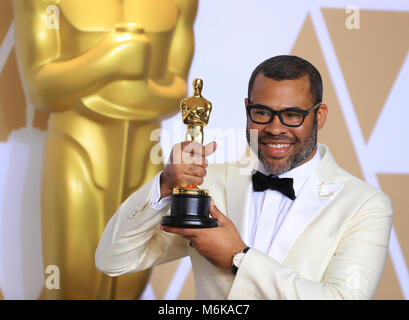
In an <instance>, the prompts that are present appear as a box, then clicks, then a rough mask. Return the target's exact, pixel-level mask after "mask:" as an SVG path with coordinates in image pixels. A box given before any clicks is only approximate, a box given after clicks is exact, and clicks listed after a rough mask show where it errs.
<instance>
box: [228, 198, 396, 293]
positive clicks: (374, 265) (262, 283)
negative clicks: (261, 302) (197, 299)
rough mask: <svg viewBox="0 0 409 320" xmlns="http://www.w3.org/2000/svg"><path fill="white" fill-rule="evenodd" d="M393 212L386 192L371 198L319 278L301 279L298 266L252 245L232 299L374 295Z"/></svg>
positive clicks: (361, 209)
mask: <svg viewBox="0 0 409 320" xmlns="http://www.w3.org/2000/svg"><path fill="white" fill-rule="evenodd" d="M392 216H393V209H392V206H391V203H390V200H389V198H388V197H387V196H386V195H384V194H383V193H377V194H375V195H373V196H372V197H371V198H370V199H369V200H367V201H366V202H365V203H364V204H363V205H362V206H361V208H360V209H359V210H358V211H357V212H356V213H355V214H354V215H353V216H352V217H351V218H350V220H349V221H348V223H347V225H346V228H345V230H344V232H343V235H342V238H341V240H340V243H339V245H338V247H337V249H336V251H335V253H334V255H333V257H332V259H331V261H330V263H329V265H328V267H327V269H326V272H325V274H324V276H323V277H322V279H321V280H320V281H312V280H309V279H306V278H303V277H301V276H300V275H299V273H298V272H297V270H295V269H292V268H290V267H288V266H285V265H282V264H280V263H277V262H276V261H274V260H273V259H271V258H270V257H269V256H267V255H266V254H264V253H261V252H260V251H258V250H255V249H250V250H249V251H248V252H247V253H246V255H245V257H244V259H243V261H242V263H241V265H240V268H239V270H238V272H237V275H236V278H235V280H234V282H233V285H232V288H231V290H230V293H229V296H228V299H290V300H297V299H307V300H311V299H320V300H323V299H371V298H372V296H373V295H374V293H375V290H376V288H377V286H378V284H379V281H380V279H381V276H382V273H383V269H384V266H385V261H386V256H387V252H388V242H389V235H390V230H391V227H392ZM306 254H307V253H306Z"/></svg>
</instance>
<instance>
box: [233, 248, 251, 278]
mask: <svg viewBox="0 0 409 320" xmlns="http://www.w3.org/2000/svg"><path fill="white" fill-rule="evenodd" d="M249 250H250V247H247V248H244V249H243V250H241V251H239V252H237V253H236V254H238V253H247V251H249ZM236 254H235V255H236ZM233 258H234V256H233ZM238 270H239V268H238V267H236V266H235V265H234V263H232V266H231V272H232V273H233V274H234V275H236V274H237V271H238Z"/></svg>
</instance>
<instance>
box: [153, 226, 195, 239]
mask: <svg viewBox="0 0 409 320" xmlns="http://www.w3.org/2000/svg"><path fill="white" fill-rule="evenodd" d="M160 229H161V230H163V231H166V232H169V233H175V234H179V235H181V236H184V237H186V238H190V237H193V236H195V231H196V230H195V229H189V228H178V227H170V226H165V225H163V224H162V225H161V226H160Z"/></svg>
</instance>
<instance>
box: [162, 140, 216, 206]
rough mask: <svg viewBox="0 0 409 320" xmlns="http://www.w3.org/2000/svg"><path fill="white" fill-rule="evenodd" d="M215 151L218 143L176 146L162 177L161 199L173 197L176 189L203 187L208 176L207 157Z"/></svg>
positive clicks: (183, 143)
mask: <svg viewBox="0 0 409 320" xmlns="http://www.w3.org/2000/svg"><path fill="white" fill-rule="evenodd" d="M215 150H216V142H210V143H209V144H207V145H206V146H204V147H203V146H202V145H201V144H200V143H197V142H188V141H185V142H182V143H178V144H176V145H175V146H174V147H173V149H172V152H171V153H170V159H169V163H168V164H167V165H166V167H165V170H164V171H163V172H162V174H161V177H160V193H161V198H164V197H167V196H169V195H171V194H172V190H173V188H175V187H185V186H188V185H197V186H198V185H201V184H202V183H203V180H204V177H205V176H206V168H207V160H206V157H207V156H209V155H211V154H212V153H213V152H214V151H215Z"/></svg>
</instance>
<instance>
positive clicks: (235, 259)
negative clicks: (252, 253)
mask: <svg viewBox="0 0 409 320" xmlns="http://www.w3.org/2000/svg"><path fill="white" fill-rule="evenodd" d="M244 255H245V253H243V252H239V253H238V254H236V255H235V256H234V257H233V264H234V265H235V266H236V267H237V268H238V267H239V266H240V263H241V261H242V260H243V258H244Z"/></svg>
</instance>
